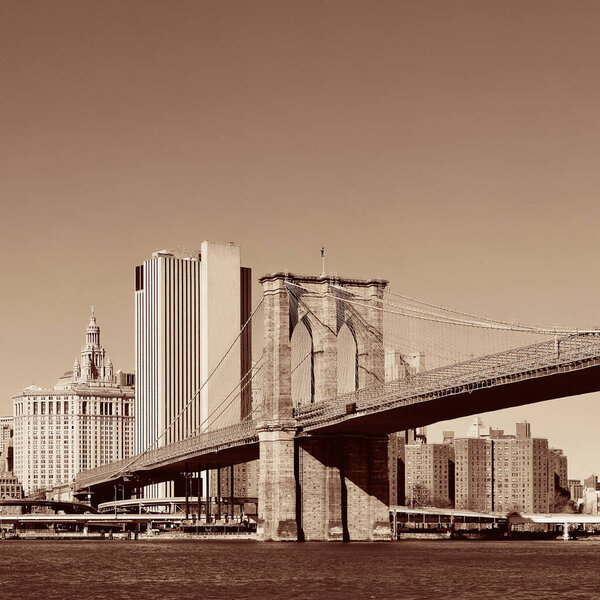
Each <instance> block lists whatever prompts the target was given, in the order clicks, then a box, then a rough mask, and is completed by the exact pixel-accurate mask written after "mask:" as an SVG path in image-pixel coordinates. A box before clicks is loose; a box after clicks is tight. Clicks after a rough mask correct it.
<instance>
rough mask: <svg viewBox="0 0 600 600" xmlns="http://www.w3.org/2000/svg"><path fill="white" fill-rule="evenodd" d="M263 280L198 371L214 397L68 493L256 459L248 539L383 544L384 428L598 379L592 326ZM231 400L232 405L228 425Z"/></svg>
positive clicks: (527, 399) (515, 402) (102, 494)
mask: <svg viewBox="0 0 600 600" xmlns="http://www.w3.org/2000/svg"><path fill="white" fill-rule="evenodd" d="M260 283H261V284H262V288H263V289H262V291H263V293H262V299H261V301H260V303H259V304H258V305H257V307H256V308H255V309H254V311H253V312H252V314H251V317H250V318H249V319H248V320H247V322H246V323H245V324H244V325H243V327H242V328H241V331H240V333H239V335H238V337H237V338H236V339H235V340H232V343H231V346H230V348H229V350H228V351H227V353H226V354H225V355H224V356H223V357H222V358H221V360H220V362H219V363H218V366H217V367H216V368H215V369H214V370H213V372H212V373H211V374H210V376H209V378H208V379H207V380H206V381H204V382H203V383H202V388H207V389H208V390H209V394H211V396H212V397H216V398H217V400H218V401H217V402H213V403H212V404H211V406H216V408H214V409H213V410H212V412H211V414H209V415H206V416H205V418H204V419H203V421H202V424H201V426H200V427H199V428H198V429H197V430H196V431H194V432H193V434H192V435H190V436H188V437H187V438H185V439H181V440H180V441H177V442H174V443H165V442H164V440H161V439H160V438H159V439H157V440H156V441H155V443H154V444H152V445H151V446H150V447H148V448H147V449H146V450H145V451H143V452H141V453H139V454H137V455H135V456H133V457H130V458H128V459H125V460H122V461H120V462H116V463H111V464H107V465H104V466H102V467H99V468H96V469H93V470H89V471H84V472H82V473H80V474H79V476H78V477H77V478H76V480H75V484H74V485H75V492H76V493H79V494H83V493H89V494H93V497H95V498H96V499H102V498H104V499H110V498H111V495H112V491H113V489H116V486H119V487H120V488H121V489H122V490H123V494H125V490H128V491H129V492H130V491H131V490H132V489H133V488H139V487H140V486H143V485H149V484H154V483H158V482H163V481H173V480H176V479H177V478H180V477H181V476H182V473H189V472H190V471H194V472H197V473H199V472H201V471H202V470H206V469H221V468H223V467H231V466H232V465H238V464H242V463H246V462H248V461H252V460H256V459H259V484H258V536H259V539H262V540H277V541H284V540H290V541H295V540H387V539H390V522H389V506H388V504H389V502H388V498H389V485H388V434H390V433H393V432H396V431H401V430H408V429H413V428H417V427H421V426H424V425H427V424H431V423H434V422H438V421H442V420H447V419H454V418H458V417H463V416H467V415H472V414H480V413H484V412H487V411H493V410H498V409H502V408H509V407H514V406H520V405H525V404H530V403H534V402H541V401H544V400H550V399H554V398H562V397H568V396H573V395H578V394H584V393H588V392H594V391H598V390H600V330H596V329H587V330H578V329H568V328H555V327H540V326H534V325H528V324H522V323H512V322H508V321H501V320H497V319H490V318H486V317H481V316H477V315H473V314H469V313H466V312H461V311H457V310H453V309H448V308H445V307H442V306H437V305H434V304H431V303H428V302H423V301H419V300H416V299H414V298H409V297H407V296H404V295H402V294H399V293H395V292H392V291H391V290H389V289H388V282H387V281H385V280H381V279H368V280H359V279H350V278H342V277H333V276H328V275H322V276H301V275H295V274H292V273H274V274H271V275H267V276H264V277H262V278H261V279H260ZM241 347H244V348H245V352H247V353H252V354H253V356H254V358H255V360H254V361H251V360H246V361H244V364H245V365H246V367H247V368H246V369H245V372H240V370H239V362H238V370H237V371H235V370H232V367H231V364H233V362H234V361H233V359H232V360H230V358H231V357H233V356H235V354H236V352H237V353H238V356H239V351H240V348H241ZM232 373H235V375H232ZM202 388H201V389H200V390H197V391H196V392H195V393H194V394H193V395H192V396H191V397H190V399H189V402H188V403H187V405H186V406H185V407H184V408H183V409H182V410H181V411H180V412H179V414H177V415H176V416H175V417H174V418H173V420H172V421H171V422H170V423H169V424H168V425H167V429H172V428H176V427H177V424H178V422H179V421H180V420H182V419H185V418H186V411H187V410H188V409H190V407H192V406H194V404H195V403H197V402H198V398H199V394H200V392H201V391H202ZM240 398H242V399H243V401H244V402H245V404H246V410H245V411H244V414H243V417H242V415H240V417H239V418H238V419H236V422H224V419H223V418H222V415H225V414H230V413H231V411H228V410H227V409H228V407H230V406H231V405H232V404H234V403H235V402H240Z"/></svg>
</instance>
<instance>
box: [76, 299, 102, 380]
mask: <svg viewBox="0 0 600 600" xmlns="http://www.w3.org/2000/svg"><path fill="white" fill-rule="evenodd" d="M104 359H105V350H104V348H103V347H102V346H101V345H100V327H99V326H98V324H97V323H96V313H95V310H94V307H93V306H92V314H91V316H90V322H89V324H88V326H87V327H86V330H85V346H83V348H82V349H81V378H80V381H81V382H84V383H85V382H90V381H96V382H103V381H105V375H106V374H105V366H104Z"/></svg>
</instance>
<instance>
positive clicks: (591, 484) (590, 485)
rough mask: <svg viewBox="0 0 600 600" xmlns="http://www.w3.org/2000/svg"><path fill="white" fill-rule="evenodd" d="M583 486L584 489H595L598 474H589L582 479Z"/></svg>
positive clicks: (596, 487)
mask: <svg viewBox="0 0 600 600" xmlns="http://www.w3.org/2000/svg"><path fill="white" fill-rule="evenodd" d="M583 487H584V488H585V489H586V490H588V489H589V490H597V489H598V476H597V475H590V476H589V477H587V478H586V479H584V480H583Z"/></svg>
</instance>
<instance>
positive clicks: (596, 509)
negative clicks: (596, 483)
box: [581, 487, 600, 515]
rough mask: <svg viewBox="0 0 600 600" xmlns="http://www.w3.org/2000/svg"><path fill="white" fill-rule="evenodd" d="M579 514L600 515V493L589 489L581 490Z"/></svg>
mask: <svg viewBox="0 0 600 600" xmlns="http://www.w3.org/2000/svg"><path fill="white" fill-rule="evenodd" d="M581 512H582V513H583V514H584V515H597V514H600V491H598V490H596V489H594V488H591V487H590V488H585V489H584V490H583V504H582V507H581Z"/></svg>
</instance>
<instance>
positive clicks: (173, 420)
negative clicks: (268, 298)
mask: <svg viewBox="0 0 600 600" xmlns="http://www.w3.org/2000/svg"><path fill="white" fill-rule="evenodd" d="M262 303H263V298H261V300H260V302H259V303H258V304H257V306H256V308H255V309H254V310H253V311H252V313H251V315H250V316H249V317H248V319H247V320H246V322H245V323H244V325H243V326H242V328H241V329H240V331H239V333H238V334H237V336H236V337H235V339H234V340H233V342H232V343H231V345H230V346H229V347H228V348H227V350H226V351H225V353H224V354H223V356H222V357H221V359H220V360H219V361H218V363H217V364H216V366H215V367H214V368H213V370H212V371H211V372H210V374H209V375H208V377H207V378H206V380H205V381H203V382H202V384H201V385H200V387H199V388H198V389H197V390H196V392H195V393H194V394H193V395H192V396H191V397H190V399H189V400H188V401H187V402H186V404H185V405H184V406H183V408H181V410H180V411H179V412H178V413H177V415H176V416H175V417H173V419H172V420H171V422H170V423H169V425H168V426H167V427H166V428H165V429H164V430H163V432H162V433H161V434H160V435H159V436H158V437H157V438H156V439H155V440H154V441H153V442H152V443H151V444H150V445H149V446H148V447H146V448H145V449H144V450H143V451H142V452H140V453H139V454H136V455H134V456H133V457H132V460H131V461H130V462H129V463H128V464H127V465H126V466H125V467H124V468H123V469H122V470H121V472H123V471H126V470H127V469H130V468H131V467H132V466H133V465H134V464H135V463H136V462H137V461H139V460H140V459H141V458H142V457H143V456H144V455H145V454H146V453H147V452H149V451H151V450H153V449H154V447H155V446H156V445H157V444H158V442H159V441H160V440H161V439H162V438H164V436H165V435H166V434H167V433H168V432H169V431H170V430H171V429H172V428H173V426H174V425H176V424H178V423H179V419H181V417H182V416H183V415H184V413H185V412H186V411H187V409H188V408H189V407H190V405H191V404H192V402H194V401H195V400H196V398H197V397H198V395H199V394H200V393H201V392H202V390H203V389H204V387H205V386H206V385H207V384H208V382H209V381H210V380H211V379H212V378H213V376H214V375H215V373H217V371H218V369H219V368H220V367H221V365H223V363H224V361H225V359H226V358H227V356H228V355H229V353H230V352H231V350H232V349H233V348H234V347H235V345H236V344H237V343H238V341H239V340H240V339H241V336H242V333H243V332H244V330H245V329H246V327H249V326H250V324H251V322H252V319H253V317H254V316H255V314H256V313H257V311H258V310H259V308H260V307H261V306H262ZM252 368H253V367H251V369H250V371H249V372H251V371H252ZM246 375H247V374H245V375H244V376H243V377H242V380H243V379H244V378H245V377H246ZM227 397H229V395H228V396H227ZM219 407H220V405H218V406H217V407H215V409H214V410H217V409H218V408H219ZM213 412H214V411H213ZM211 414H212V413H211ZM210 416H211V415H207V417H205V421H206V419H208V418H209V417H210ZM197 429H198V428H196V431H197ZM192 435H193V434H192Z"/></svg>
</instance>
